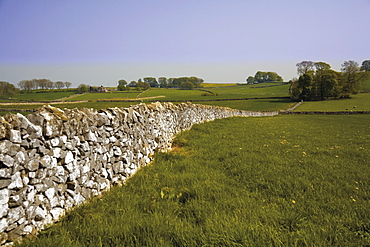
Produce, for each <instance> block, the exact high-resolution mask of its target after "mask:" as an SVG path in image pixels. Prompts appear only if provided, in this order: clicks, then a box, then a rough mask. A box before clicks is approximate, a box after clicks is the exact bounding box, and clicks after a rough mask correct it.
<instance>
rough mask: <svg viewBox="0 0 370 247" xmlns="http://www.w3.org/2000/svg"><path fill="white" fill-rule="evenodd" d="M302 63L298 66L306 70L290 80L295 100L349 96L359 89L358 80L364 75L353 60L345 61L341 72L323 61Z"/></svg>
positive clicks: (291, 92) (292, 96) (291, 91)
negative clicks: (297, 77)
mask: <svg viewBox="0 0 370 247" xmlns="http://www.w3.org/2000/svg"><path fill="white" fill-rule="evenodd" d="M302 63H303V62H302ZM303 64H304V65H302V66H301V65H300V66H301V67H302V68H303V67H304V66H306V67H305V69H306V70H307V71H306V72H305V73H303V74H301V75H300V77H299V79H298V80H292V81H291V86H290V94H291V98H292V99H295V100H326V99H328V98H346V97H349V95H350V94H355V93H357V92H358V91H359V86H360V84H359V82H360V80H362V79H363V78H364V76H365V75H366V73H365V72H363V71H361V68H360V67H359V65H358V63H356V62H354V61H345V62H344V63H343V64H342V69H341V70H342V72H337V71H334V70H332V69H331V66H330V65H329V64H327V63H325V62H316V63H314V65H313V66H312V64H311V63H308V62H307V61H304V63H303ZM302 71H303V70H302Z"/></svg>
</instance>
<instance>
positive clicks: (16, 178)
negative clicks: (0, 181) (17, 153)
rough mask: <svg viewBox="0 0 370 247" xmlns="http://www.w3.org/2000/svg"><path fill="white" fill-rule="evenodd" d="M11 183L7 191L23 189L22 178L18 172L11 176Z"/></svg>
mask: <svg viewBox="0 0 370 247" xmlns="http://www.w3.org/2000/svg"><path fill="white" fill-rule="evenodd" d="M12 181H13V182H12V183H11V184H9V186H8V188H9V189H15V188H22V187H23V182H22V177H21V173H20V172H16V173H15V174H14V175H13V176H12Z"/></svg>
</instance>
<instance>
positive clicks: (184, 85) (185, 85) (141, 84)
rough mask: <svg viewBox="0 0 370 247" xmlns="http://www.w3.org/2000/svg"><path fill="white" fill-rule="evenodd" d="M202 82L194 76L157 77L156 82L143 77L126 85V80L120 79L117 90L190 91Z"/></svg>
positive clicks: (151, 78)
mask: <svg viewBox="0 0 370 247" xmlns="http://www.w3.org/2000/svg"><path fill="white" fill-rule="evenodd" d="M203 82H204V80H203V79H201V78H198V77H195V76H192V77H179V78H166V77H159V78H158V80H157V79H156V78H154V77H145V78H143V79H139V80H138V81H131V82H130V83H127V81H126V80H124V79H121V80H119V81H118V86H117V90H118V91H126V90H130V88H136V89H137V90H146V89H148V88H150V87H157V88H158V87H161V88H180V89H187V90H191V89H194V88H199V87H201V84H202V83H203Z"/></svg>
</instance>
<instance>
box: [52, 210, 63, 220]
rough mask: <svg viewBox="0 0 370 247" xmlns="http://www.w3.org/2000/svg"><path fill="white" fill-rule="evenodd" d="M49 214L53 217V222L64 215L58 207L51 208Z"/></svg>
mask: <svg viewBox="0 0 370 247" xmlns="http://www.w3.org/2000/svg"><path fill="white" fill-rule="evenodd" d="M50 213H51V215H52V216H53V219H54V220H58V219H59V217H60V216H62V215H63V214H64V209H62V208H59V207H57V208H53V209H52V210H50Z"/></svg>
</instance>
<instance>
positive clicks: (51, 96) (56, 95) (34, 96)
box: [7, 91, 76, 102]
mask: <svg viewBox="0 0 370 247" xmlns="http://www.w3.org/2000/svg"><path fill="white" fill-rule="evenodd" d="M74 94H76V93H75V92H57V91H50V92H42V93H40V92H31V93H25V94H18V95H15V96H12V97H11V98H12V100H9V101H7V102H11V101H14V100H15V101H22V100H26V101H52V100H58V99H61V98H64V97H69V96H71V95H74Z"/></svg>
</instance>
